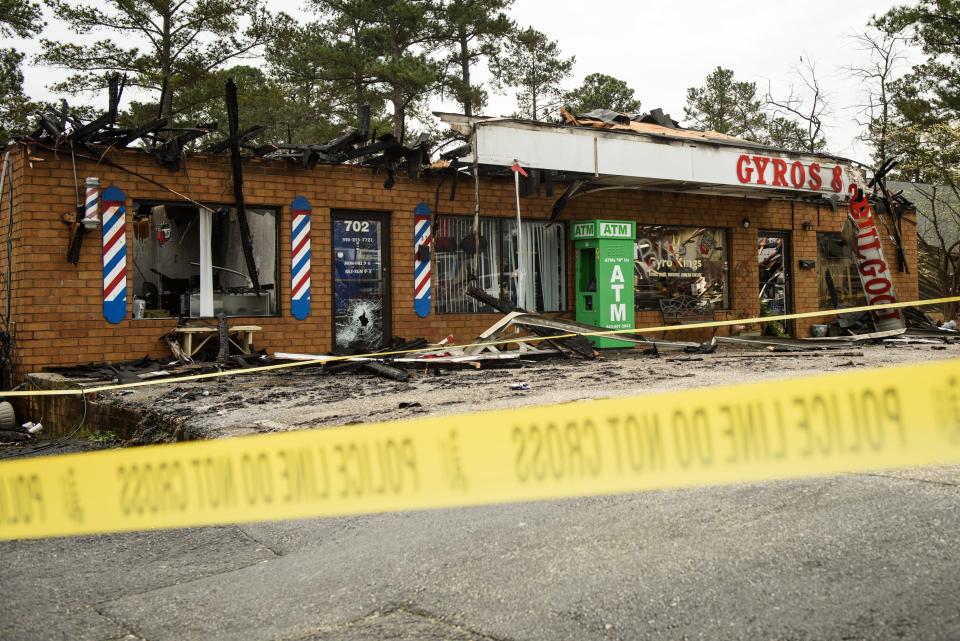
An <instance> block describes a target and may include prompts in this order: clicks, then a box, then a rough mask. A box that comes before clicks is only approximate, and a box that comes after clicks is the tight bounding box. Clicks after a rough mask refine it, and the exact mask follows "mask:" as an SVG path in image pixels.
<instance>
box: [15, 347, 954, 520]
mask: <svg viewBox="0 0 960 641" xmlns="http://www.w3.org/2000/svg"><path fill="white" fill-rule="evenodd" d="M957 462H960V360H948V361H943V362H939V363H935V364H926V365H914V366H906V367H897V368H885V369H883V370H873V371H858V372H851V373H848V374H828V375H821V376H815V377H807V378H798V379H791V380H780V381H773V382H766V383H755V384H749V385H740V386H732V387H718V388H707V389H693V390H687V391H682V392H673V393H666V394H654V395H646V396H636V397H632V398H619V399H611V400H602V401H592V402H580V403H571V404H561V405H553V406H547V407H531V408H525V409H516V410H505V411H495V412H481V413H478V414H471V415H465V416H444V417H435V418H426V419H422V420H414V421H401V422H394V423H379V424H371V425H361V426H351V427H342V428H328V429H317V430H311V431H301V432H290V433H283V434H270V435H262V436H252V437H244V438H236V439H229V440H222V441H202V442H192V443H180V444H174V445H161V446H152V447H141V448H130V449H122V450H111V451H103V452H95V453H87V454H72V455H65V456H56V457H38V458H30V459H18V460H14V461H9V462H2V463H0V539H17V538H33V537H49V536H67V535H79V534H92V533H104V532H121V531H131V530H146V529H156V528H174V527H188V526H201V525H219V524H226V523H237V522H251V521H261V520H273V519H290V518H304V517H319V516H335V515H347V514H360V513H373V512H393V511H404V510H419V509H425V508H443V507H454V506H468V505H481V504H491V503H502V502H513V501H532V500H541V499H556V498H565V497H577V496H588V495H602V494H619V493H626V492H636V491H639V490H650V489H657V488H679V487H690V486H703V485H713V484H723V483H735V482H745V481H761V480H768V479H782V478H791V477H802V476H812V475H824V474H834V473H847V472H857V471H864V470H875V469H883V468H895V467H908V466H919V465H933V464H943V463H957Z"/></svg>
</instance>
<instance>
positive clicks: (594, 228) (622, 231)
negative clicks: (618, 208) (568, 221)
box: [572, 220, 635, 240]
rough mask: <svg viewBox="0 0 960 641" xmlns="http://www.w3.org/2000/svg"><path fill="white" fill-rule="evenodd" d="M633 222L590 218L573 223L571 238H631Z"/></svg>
mask: <svg viewBox="0 0 960 641" xmlns="http://www.w3.org/2000/svg"><path fill="white" fill-rule="evenodd" d="M634 225H635V223H633V222H630V221H619V220H591V221H590V222H588V223H574V224H573V234H572V236H573V240H580V239H584V238H613V239H621V240H633V238H634V236H635V232H634V229H635V227H634Z"/></svg>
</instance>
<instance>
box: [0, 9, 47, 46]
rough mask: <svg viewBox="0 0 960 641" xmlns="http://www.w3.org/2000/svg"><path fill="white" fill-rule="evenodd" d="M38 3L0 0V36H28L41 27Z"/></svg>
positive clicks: (33, 34) (41, 17)
mask: <svg viewBox="0 0 960 641" xmlns="http://www.w3.org/2000/svg"><path fill="white" fill-rule="evenodd" d="M43 26H44V22H43V14H42V13H41V11H40V5H39V4H37V3H35V2H28V1H26V0H0V36H4V37H7V38H9V37H11V36H20V37H21V38H29V37H31V36H35V35H36V34H38V33H40V30H41V29H43Z"/></svg>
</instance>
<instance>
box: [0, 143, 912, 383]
mask: <svg viewBox="0 0 960 641" xmlns="http://www.w3.org/2000/svg"><path fill="white" fill-rule="evenodd" d="M109 158H110V159H111V160H113V161H114V162H116V163H118V164H120V165H122V166H124V167H125V168H127V169H129V170H131V171H135V172H137V173H139V174H140V175H141V176H142V177H138V176H134V175H131V174H129V173H125V172H123V171H121V170H119V169H116V168H113V167H111V166H108V165H106V164H97V163H96V162H95V161H94V160H90V159H87V158H83V157H79V158H77V160H76V163H77V168H76V171H77V176H78V178H79V180H80V181H81V182H82V181H83V179H84V178H85V177H86V176H97V177H99V179H100V185H101V190H102V189H105V188H106V187H108V186H110V185H117V186H119V187H120V188H121V189H123V190H124V192H125V193H126V195H127V200H128V203H127V204H128V207H130V206H132V204H133V202H134V201H143V200H159V201H171V202H176V201H177V200H179V198H178V196H176V195H175V194H173V193H171V192H170V191H168V190H167V189H164V188H161V187H159V186H157V185H156V184H153V183H152V182H150V180H152V181H156V182H158V183H160V184H162V185H164V186H165V187H167V188H169V189H172V190H175V191H177V192H180V193H182V194H185V195H187V196H189V197H190V198H192V199H194V200H197V201H200V202H203V203H205V204H211V205H212V204H229V203H230V201H231V200H232V183H231V178H230V167H229V163H228V162H227V161H226V159H218V158H203V157H190V158H188V160H187V162H186V163H185V166H184V167H185V168H184V170H182V171H180V172H176V173H174V172H169V171H167V170H166V169H163V168H162V167H160V166H159V165H158V164H157V163H156V162H155V161H154V160H153V159H152V158H150V157H148V156H146V155H145V154H143V153H141V152H137V151H113V152H111V153H110V154H109ZM384 178H385V176H384V175H382V174H381V175H379V176H374V175H373V174H372V172H371V171H370V170H367V169H360V168H355V167H348V166H325V165H320V166H317V167H316V168H314V169H309V170H308V169H303V168H299V167H297V166H295V165H291V164H287V163H284V162H279V161H265V160H259V159H251V160H248V161H245V177H244V193H245V196H246V200H247V204H248V206H269V207H278V208H280V212H281V216H280V229H279V233H280V240H279V245H280V270H279V271H280V274H279V281H278V292H277V296H278V301H279V307H280V312H281V315H280V316H278V317H270V318H260V317H258V318H249V319H238V320H237V321H234V322H250V323H256V324H257V325H260V326H262V327H263V332H262V333H261V334H260V335H259V336H258V338H257V340H258V344H257V347H260V348H266V349H267V350H269V351H288V352H308V353H312V352H327V351H329V350H330V349H331V346H332V319H331V315H330V301H331V272H330V270H331V260H330V253H331V225H332V223H331V218H330V213H331V210H337V209H347V210H367V211H378V212H386V213H388V215H389V229H390V241H391V243H390V244H391V258H390V266H389V267H390V273H391V274H392V278H391V284H390V287H391V296H392V306H393V314H392V331H393V334H394V335H397V336H403V337H408V338H410V337H415V336H424V337H426V338H429V339H439V338H442V337H443V336H446V335H447V334H451V333H452V334H454V335H455V337H456V339H457V341H458V342H466V341H469V340H472V339H473V338H474V337H475V336H476V335H477V334H479V333H480V332H481V331H483V330H484V329H486V328H487V327H488V326H489V325H491V324H492V323H493V322H495V320H496V319H497V318H499V314H463V315H437V314H431V315H430V316H429V317H428V318H426V319H421V318H419V317H417V316H416V314H415V313H414V311H413V298H412V297H413V276H412V271H413V220H412V219H413V209H414V207H415V206H416V205H417V203H419V202H420V201H426V202H427V203H428V204H429V205H430V207H431V209H434V210H435V213H441V214H459V215H472V213H473V208H474V202H473V199H474V194H473V189H472V184H463V183H462V184H461V185H460V188H459V189H458V192H457V196H456V199H455V200H453V201H450V200H449V186H450V185H449V180H447V181H445V182H443V183H442V184H441V179H440V178H439V177H425V178H423V179H421V180H419V181H410V180H408V179H406V177H403V176H398V178H397V183H396V185H395V186H394V187H393V189H392V190H386V189H384V188H383V186H382V183H383V180H384ZM147 179H149V180H147ZM14 181H15V185H16V187H15V192H14V217H13V226H12V244H13V263H12V264H11V265H10V271H11V278H10V282H9V283H7V282H5V280H4V282H2V283H0V285H2V290H0V305H5V300H6V299H5V296H6V289H7V288H8V287H10V288H12V289H11V291H12V294H13V295H12V313H11V319H12V322H13V327H14V329H15V335H16V341H17V350H16V353H15V362H16V365H17V367H18V370H19V371H21V372H28V371H36V370H38V369H40V368H41V367H43V366H49V365H69V364H76V363H85V362H91V361H110V360H121V359H129V358H136V357H140V356H143V355H147V354H149V355H151V356H154V357H165V356H168V355H169V352H168V350H167V348H166V346H165V345H164V344H163V343H161V342H160V340H159V339H160V337H161V336H162V335H163V334H164V333H165V332H167V331H168V330H170V329H171V328H173V327H174V326H175V325H176V320H175V319H144V320H133V319H132V318H130V316H132V312H130V313H128V318H127V319H126V320H124V321H123V322H121V323H120V324H118V325H110V324H108V323H107V322H106V321H105V320H104V319H103V317H102V313H101V307H102V285H101V252H100V233H99V230H97V231H96V232H95V233H92V234H89V235H88V236H87V237H86V239H85V242H84V246H83V251H82V254H81V259H80V264H79V265H78V266H77V267H74V266H73V265H70V264H69V263H67V261H66V249H67V241H68V231H67V227H66V226H65V225H64V224H63V223H62V222H61V215H62V214H63V213H64V212H68V211H73V209H74V207H75V196H74V188H73V170H72V167H71V158H70V155H69V154H65V153H60V154H59V155H57V154H54V153H52V152H47V151H36V150H34V151H32V152H31V153H30V155H29V157H28V156H27V154H26V153H25V152H24V150H23V149H22V148H21V149H19V150H18V151H17V152H16V153H15V160H14ZM80 188H81V198H82V185H81V186H80ZM438 190H439V191H438ZM438 193H439V201H437V194H438ZM481 194H482V201H481V215H483V216H512V215H514V195H513V183H512V181H510V180H491V179H484V180H483V181H482V182H481ZM298 195H302V196H304V197H306V198H307V199H308V200H309V201H310V204H311V205H312V207H313V218H312V269H313V278H312V287H313V290H312V299H313V301H312V311H311V315H310V317H309V318H308V319H307V320H305V321H302V322H298V321H296V320H295V319H294V318H293V317H292V316H291V315H290V312H289V296H290V285H289V283H290V203H291V201H292V200H293V198H294V197H295V196H298ZM553 200H554V199H553V198H547V197H545V196H544V197H530V198H525V199H523V200H522V208H523V216H524V218H526V219H545V218H547V217H548V216H549V212H550V210H551V207H552V205H553ZM438 202H439V212H437V211H436V205H437V203H438ZM844 215H845V212H844V210H843V209H841V210H839V211H838V212H837V213H834V212H833V211H832V210H831V208H830V207H823V206H816V205H811V204H806V203H794V202H791V201H778V200H761V199H748V198H730V197H716V196H700V195H687V194H679V193H666V192H654V191H607V192H600V193H597V194H592V195H588V196H585V197H582V198H577V199H574V200H573V201H571V203H570V204H569V206H568V207H567V210H566V212H565V213H564V219H565V220H569V219H592V218H611V219H633V220H636V221H637V222H638V223H639V224H653V223H656V224H677V225H694V226H707V227H723V228H727V229H729V235H728V252H729V263H730V288H731V291H730V301H731V304H730V309H729V310H724V311H722V312H720V313H718V317H719V318H738V317H749V316H756V315H757V314H758V313H759V303H758V300H757V287H758V272H757V263H756V234H757V231H758V230H760V229H764V230H767V229H769V230H788V231H791V233H792V248H793V256H792V258H791V268H792V271H793V277H794V281H793V293H794V308H795V311H810V310H815V309H817V305H818V299H817V286H818V277H817V270H815V269H814V270H800V269H799V267H798V264H799V260H800V259H810V260H816V253H817V249H816V232H817V231H839V229H840V226H841V224H842V221H843V218H844ZM743 218H749V219H750V221H751V226H750V228H749V229H744V228H743V227H742V226H741V221H742V219H743ZM131 219H132V215H131V212H130V211H128V218H127V220H128V225H127V230H128V232H127V234H128V238H127V243H128V255H131V256H132V251H133V250H132V243H133V238H132V229H131V225H130V224H129V221H130V220H131ZM6 220H7V216H6V209H5V208H0V228H5V226H6ZM804 222H809V223H811V224H812V226H813V228H812V229H811V230H809V231H804V230H802V226H803V225H802V224H803V223H804ZM903 231H904V240H905V242H906V246H907V248H908V265H909V267H910V270H911V273H910V274H899V273H898V274H895V284H896V286H897V290H898V294H899V296H900V298H901V299H902V300H909V299H912V298H915V297H916V295H917V279H916V269H915V267H916V234H915V225H914V224H911V223H910V222H909V221H907V222H905V223H904V226H903ZM568 249H569V248H568ZM567 255H568V261H569V265H568V280H569V283H568V285H569V286H568V297H569V300H568V306H569V307H572V302H573V298H572V296H573V282H572V279H573V271H574V270H573V252H572V251H570V250H568V252H567ZM887 255H888V259H890V261H891V263H892V264H895V261H894V260H893V258H894V256H893V253H892V251H890V247H889V243H888V245H887ZM0 266H2V267H0V269H2V271H3V272H5V271H6V266H7V260H6V243H5V242H0ZM3 276H4V279H5V274H3ZM128 288H129V289H128V293H127V300H128V301H132V300H133V291H132V288H133V278H132V277H130V278H128ZM131 307H132V305H131ZM812 322H816V321H815V320H806V321H801V322H798V323H797V326H796V333H797V335H798V336H807V335H809V325H810V324H811V323H812ZM660 323H661V318H660V314H659V312H646V311H638V312H637V315H636V324H637V326H638V327H643V326H651V325H659V324H660ZM686 338H690V336H687V337H686Z"/></svg>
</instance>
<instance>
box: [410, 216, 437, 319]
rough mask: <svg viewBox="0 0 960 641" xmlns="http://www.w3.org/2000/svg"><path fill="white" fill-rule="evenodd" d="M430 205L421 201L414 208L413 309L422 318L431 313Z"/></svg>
mask: <svg viewBox="0 0 960 641" xmlns="http://www.w3.org/2000/svg"><path fill="white" fill-rule="evenodd" d="M432 240H433V238H432V236H431V235H430V207H429V206H428V205H427V203H424V202H422V203H420V204H419V205H417V206H416V208H415V209H414V210H413V259H414V262H413V309H414V311H416V312H417V316H419V317H420V318H426V317H427V316H429V315H430V270H431V261H430V243H431V241H432Z"/></svg>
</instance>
